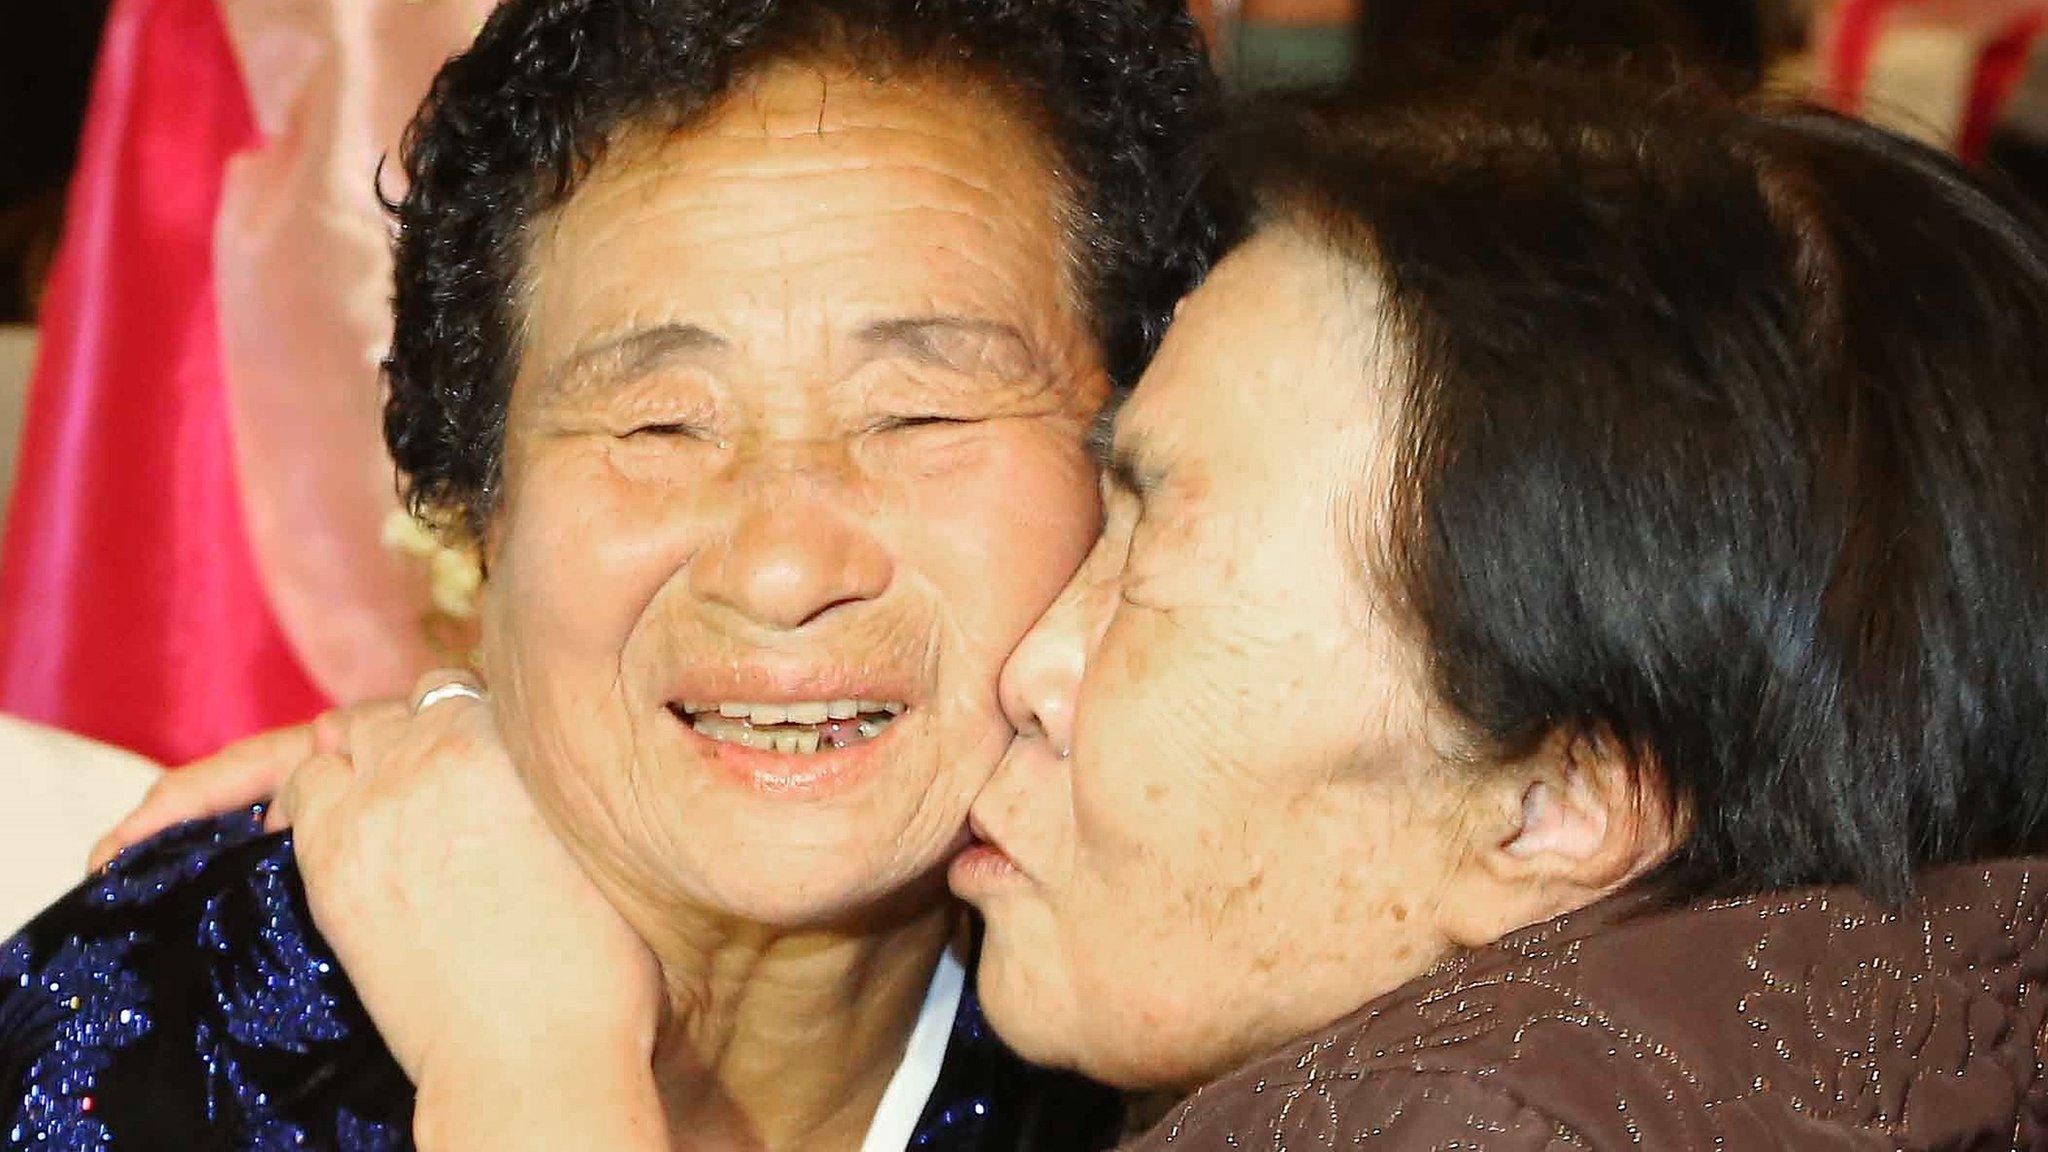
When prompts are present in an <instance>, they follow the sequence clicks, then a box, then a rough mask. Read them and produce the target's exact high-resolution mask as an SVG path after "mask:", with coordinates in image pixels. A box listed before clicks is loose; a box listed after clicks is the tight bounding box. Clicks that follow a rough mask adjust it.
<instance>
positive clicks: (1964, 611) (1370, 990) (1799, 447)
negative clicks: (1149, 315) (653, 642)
mask: <svg viewBox="0 0 2048 1152" xmlns="http://www.w3.org/2000/svg"><path fill="white" fill-rule="evenodd" d="M1227 151H1228V154H1230V155H1232V156H1234V157H1237V158H1240V159H1242V160H1243V161H1244V162H1245V168H1246V172H1247V177H1248V186H1249V188H1250V190H1251V192H1252V194H1253V196H1254V198H1255V202H1256V215H1255V226H1254V227H1253V228H1252V230H1251V232H1250V235H1249V239H1248V240H1246V241H1245V242H1244V243H1243V244H1242V245H1241V246H1239V247H1238V248H1237V249H1236V250H1235V251H1234V252H1233V253H1232V254H1231V255H1230V256H1228V257H1227V258H1226V259H1225V260H1224V261H1223V262H1222V263H1221V264H1219V266H1218V267H1217V269H1216V270H1215V272H1214V273H1213V274H1212V275H1211V276H1210V277H1209V278H1208V279H1207V280H1206V282H1205V283H1204V284H1203V286H1202V287H1201V288H1200V289H1198V290H1197V291H1196V292H1195V293H1194V294H1193V295H1192V296H1191V297H1190V298H1189V299H1188V300H1187V301H1186V302H1185V303H1184V305H1183V306H1182V308H1181V310H1180V311H1179V313H1178V314H1177V319H1176V321H1175V324H1174V327H1173V329H1172V331H1171V332H1170V333H1169V335H1168V339H1167V342H1166V345H1165V346H1164V347H1163V348H1162V350H1161V352H1160V354H1159V356H1158V358H1157V359H1156V360H1155V361H1154V363H1153V365H1152V367H1151V368H1150V369H1149V370H1148V372H1147V374H1146V376H1145V378H1144V380H1143V382H1142V383H1141V384H1140V386H1139V388H1138V389H1137V391H1136V393H1135V394H1134V395H1133V397H1132V398H1131V399H1130V400H1129V402H1128V403H1126V404H1125V405H1124V406H1123V408H1122V410H1121V412H1120V413H1119V414H1118V415H1117V417H1116V420H1115V428H1114V432H1113V435H1111V436H1109V437H1107V438H1106V443H1107V444H1108V445H1109V450H1108V454H1107V460H1106V462H1107V465H1108V468H1107V473H1106V474H1107V476H1108V477H1109V482H1108V485H1107V491H1108V493H1109V495H1108V497H1107V525H1106V527H1105V529H1104V533H1103V536H1102V538H1101V540H1100V541H1099V542H1098V543H1097V545H1096V547H1095V550H1094V552H1093V554H1092V555H1091V557H1090V558H1089V560H1088V561H1087V563H1086V564H1085V565H1084V566H1083V568H1082V570H1081V572H1080V574H1079V575H1077V576H1076V577H1075V579H1074V581H1073V582H1072V583H1071V584H1070V585H1069V586H1068V589H1067V591H1066V592H1065V593H1063V594H1062V596H1061V598H1060V600H1059V601H1058V602H1057V604H1056V605H1055V606H1054V607H1053V608H1052V609H1051V610H1050V611H1049V612H1048V614H1047V615H1046V617H1045V618H1044V619H1043V620H1041V621H1040V623H1039V624H1038V626H1037V627H1036V628H1035V629H1034V630H1033V632H1032V633H1031V635H1030V636H1029V637H1027V638H1026V640H1025V641H1024V643H1023V644H1022V645H1021V647H1020V648H1019V650H1018V652H1017V654H1016V655H1014V656H1013V657H1012V658H1011V660H1010V662H1009V664H1008V666H1007V668H1006V671H1005V673H1004V679H1003V698H1004V701H1005V704H1006V706H1007V708H1008V710H1009V713H1010V716H1011V719H1012V721H1013V722H1014V723H1015V725H1016V726H1017V728H1018V730H1019V732H1020V735H1019V737H1018V739H1017V741H1016V742H1015V743H1014V744H1013V746H1012V748H1011V750H1010V752H1009V754H1008V756H1007V757H1006V759H1005V760H1004V763H1003V766H1002V768H1000V769H999V770H998V772H997V774H996V776H995V778H994V780H993V781H992V782H991V783H990V785H989V787H988V788H987V789H986V790H984V792H983V793H982V795H981V797H980V798H979V799H978V800H977V801H976V803H975V806H974V811H973V824H974V827H975V829H976V831H977V834H978V835H979V837H980V839H981V843H980V844H979V845H978V846H976V847H975V848H972V849H970V850H969V851H968V852H966V853H964V854H963V855H962V856H961V857H960V858H959V859H958V860H956V862H955V863H954V865H953V869H952V872H951V879H952V884H953V887H954V889H955V890H956V891H957V892H959V893H961V894H962V895H964V896H965V897H966V898H967V899H968V900H969V901H971V902H972V903H973V904H975V905H976V906H977V907H978V908H980V909H981V911H982V912H983V913H984V915H985V916H986V918H987V923H988V929H987V937H986V941H985V944H984V947H983V951H982V956H981V968H980V978H981V988H982V991H983V995H984V996H985V998H986V1005H987V1008H988V1012H989V1018H990V1020H991V1021H992V1022H994V1023H995V1025H996V1026H997V1028H998V1029H999V1030H1000V1031H1001V1032H1002V1034H1003V1035H1004V1036H1005V1037H1006V1038H1007V1039H1009V1040H1010V1041H1011V1042H1012V1043H1013V1044H1015V1045H1016V1047H1017V1049H1018V1051H1019V1052H1021V1053H1022V1054H1024V1055H1025V1056H1027V1057H1029V1058H1032V1059H1035V1060H1039V1061H1041V1062H1044V1063H1048V1064H1054V1065H1059V1066H1064V1067H1069V1068H1077V1069H1080V1070H1083V1071H1086V1072H1087V1073H1089V1074H1090V1075H1093V1076H1096V1077H1098V1078H1101V1079H1103V1080H1106V1081H1109V1082H1112V1083H1116V1084H1122V1085H1127V1086H1146V1087H1155V1088H1172V1089H1176V1090H1181V1091H1186V1090H1189V1089H1195V1088H1197V1087H1198V1086H1201V1085H1204V1084H1205V1083H1206V1085H1207V1086H1206V1087H1200V1088H1199V1090H1198V1091H1195V1092H1194V1093H1193V1095H1192V1096H1190V1097H1188V1098H1187V1100H1186V1101H1185V1103H1183V1104H1181V1105H1180V1106H1178V1107H1177V1108H1175V1109H1173V1110H1172V1111H1171V1112H1170V1113H1169V1114H1168V1115H1167V1116H1166V1118H1165V1119H1164V1121H1163V1122H1162V1123H1161V1124H1160V1125H1159V1126H1158V1127H1157V1128H1156V1129H1154V1130H1153V1131H1152V1132H1151V1133H1150V1134H1149V1135H1147V1136H1145V1137H1144V1138H1143V1139H1141V1140H1140V1141H1138V1142H1137V1144H1136V1145H1135V1147H1138V1148H1143V1149H1148V1150H1149V1149H1164V1148H1191V1149H1195V1148H1199V1149H1209V1148H1221V1147H1245V1148H1250V1147H1259V1148H1283V1147H1284V1148H1295V1147H1331V1146H1349V1145H1351V1144H1353V1143H1361V1144H1365V1145H1368V1146H1371V1147H1375V1148H1390V1149H1411V1148H1412V1149H1425V1148H1428V1149H1435V1148H1451V1147H1457V1148H1485V1149H1523V1148H1529V1149H1534V1148H1600V1149H1621V1148H1636V1147H1647V1148H1668V1149H1680V1148H1683V1149H1694V1148H1698V1149H1706V1148H1727V1149H1738V1148H1739V1149H1762V1148H1786V1149H1793V1148H1796V1149H1811V1148H1820V1147H1829V1148H1848V1147H1858V1148H1863V1147H1871V1148H1875V1147H1883V1148H1896V1149H1936V1148H1941V1149H1953V1148H1975V1149H1991V1148H2015V1149H2019V1148H2028V1149H2033V1148H2041V1147H2044V1146H2048V1090H2044V1082H2043V1077H2042V1072H2041V1069H2042V1067H2043V1057H2044V1055H2048V1053H2044V1051H2043V1043H2044V1039H2043V1037H2044V1024H2048V997H2044V996H2043V995H2042V993H2043V982H2044V980H2048V941H2044V934H2043V917H2044V914H2048V862H2044V861H2042V860H2041V859H2038V858H2036V854H2038V853H2040V852H2041V851H2042V849H2043V847H2044V843H2048V720H2044V717H2048V356H2044V355H2043V351H2044V347H2043V345H2044V341H2048V236H2044V234H2043V232H2042V230H2041V228H2040V227H2039V226H2038V224H2037V223H2036V222H2035V220H2034V219H2033V218H2032V217H2031V216H2029V215H2028V214H2027V213H2026V212H2025V211H2023V210H2022V209H2020V208H2019V207H2017V206H2016V204H2015V202H2014V201H2013V200H2012V199H2011V198H2009V197H2007V196H2006V195H2005V194H2004V193H2003V192H2001V191H1999V190H1997V189H1995V188H1993V187H1990V186H1988V185H1987V184H1985V183H1983V182H1981V181H1979V180H1978V179H1976V178H1974V177H1973V176H1971V175H1970V174H1968V173H1967V172H1965V171H1963V170H1961V169H1960V168H1958V167H1957V166H1956V165H1954V164H1953V163H1952V162H1951V161H1949V160H1947V159H1946V158H1944V157H1941V156H1939V155H1937V154H1935V153H1933V152H1931V151H1929V150H1927V149H1924V148H1921V147H1919V146H1917V145H1914V144H1911V143H1907V142H1905V141H1902V140H1900V139H1897V138H1895V137H1892V136H1888V135H1886V134H1884V133H1883V132H1880V131H1878V130H1876V129H1874V128H1871V127H1868V126H1865V125H1861V124H1857V123H1854V122H1852V121H1849V120H1845V119H1842V118H1840V117H1837V116H1834V115H1830V114H1827V113H1823V112H1818V111H1814V110H1811V109H1807V108H1801V107H1774V106H1765V107H1762V108H1760V109H1749V108H1745V107H1743V106H1740V105H1734V104H1730V103H1727V102H1723V101H1721V100H1718V99H1716V98H1714V97H1711V96H1703V95H1698V94H1687V93H1680V92H1671V91H1665V90H1661V89H1657V88H1645V87H1636V86H1630V85H1623V84H1617V83H1604V82H1600V81H1597V80H1588V79H1583V78H1579V79H1575V78H1571V77H1566V76H1560V75H1555V74H1545V73H1541V72H1537V73H1530V74H1510V75H1505V76H1502V77H1498V78H1494V79H1490V80H1485V81H1481V82H1477V83H1472V82H1457V81H1451V82H1446V83H1442V84H1437V85H1430V84H1422V85H1418V86H1414V87H1408V88H1404V89H1402V90H1400V91H1399V92H1398V93H1397V94H1396V95H1394V96H1392V97H1374V96H1372V95H1367V96H1365V97H1361V99H1360V100H1359V102H1357V103H1356V104H1353V105H1335V106H1329V107H1324V108H1320V109H1316V110H1313V111H1309V112H1295V113H1290V114H1282V115H1279V116H1276V117H1274V118H1272V119H1270V120H1265V121H1261V122H1259V123H1257V124H1256V125H1255V126H1253V127H1252V128H1251V129H1250V130H1249V131H1248V132H1247V134H1246V135H1245V136H1244V137H1242V139H1241V140H1240V142H1239V144H1238V146H1236V147H1234V148H1232V149H1229V150H1227ZM1139 972H1142V973H1143V976H1142V977H1134V974H1135V973H1139Z"/></svg>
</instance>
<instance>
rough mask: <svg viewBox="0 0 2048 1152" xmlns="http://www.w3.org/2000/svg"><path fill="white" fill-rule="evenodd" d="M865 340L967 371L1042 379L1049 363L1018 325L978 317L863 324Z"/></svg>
mask: <svg viewBox="0 0 2048 1152" xmlns="http://www.w3.org/2000/svg"><path fill="white" fill-rule="evenodd" d="M860 341H861V343H863V344H865V345H867V346H868V347H870V348H872V349H876V350H888V351H894V352H897V353H899V354H901V355H903V356H905V357H908V358H909V359H911V360H914V361H916V362H918V363H920V364H928V365H931V366H933V367H937V368H949V369H952V370H954V371H960V372H966V371H972V370H973V369H975V368H984V367H985V368H993V369H995V370H996V371H997V372H999V373H1001V374H1003V375H1005V376H1011V377H1018V378H1022V377H1028V376H1036V375H1039V374H1040V373H1041V372H1042V371H1043V369H1044V365H1045V360H1044V358H1043V357H1041V356H1040V355H1039V354H1038V349H1037V347H1036V346H1034V345H1033V344H1032V343H1031V341H1030V340H1029V339H1027V338H1026V337H1025V335H1024V334H1023V333H1022V332H1020V331H1018V330H1017V328H1016V327H1014V326H1013V325H1010V324H1005V323H1003V322H1002V321H999V320H985V319H981V318H979V317H974V316H946V315H941V316H900V317H892V318H890V319H887V320H877V321H874V322H873V323H871V324H867V325H865V326H863V327H862V328H861V330H860Z"/></svg>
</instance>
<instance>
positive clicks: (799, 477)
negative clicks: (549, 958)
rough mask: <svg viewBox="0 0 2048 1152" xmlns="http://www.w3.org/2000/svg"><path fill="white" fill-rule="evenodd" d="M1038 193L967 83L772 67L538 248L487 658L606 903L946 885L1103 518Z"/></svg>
mask: <svg viewBox="0 0 2048 1152" xmlns="http://www.w3.org/2000/svg"><path fill="white" fill-rule="evenodd" d="M1052 171H1053V164H1052V161H1051V159H1050V157H1049V156H1048V155H1047V154H1046V148H1045V145H1044V142H1043V141H1042V140H1040V139H1038V138H1037V137H1036V136H1035V135H1034V134H1033V133H1031V132H1030V131H1028V130H1026V129H1023V128H1020V127H1018V126H1017V125H1016V124H1015V123H1014V122H1013V119H1012V118H1011V117H1009V116H1008V115H1006V114H1005V112H1004V110H1003V109H1002V108H1000V107H998V106H996V105H993V104H991V103H990V102H988V101H987V100H985V99H984V98H982V97H980V96H977V95H975V94H973V93H971V92H968V91H965V90H961V89H958V88H955V87H951V86H943V85H935V84H918V83H915V82H912V81H908V80H900V79H899V80H894V81H892V82H891V83H890V84H889V85H888V86H886V87H878V86H876V85H874V84H871V83H867V82H865V81H862V80H859V79H856V78H854V77H851V76H847V75H843V74H838V73H829V72H828V73H822V74H821V73H820V72H819V71H818V70H816V69H809V68H796V67H788V68H778V69H774V70H771V71H768V72H766V73H764V74H763V75H762V76H760V77H758V78H756V79H755V80H753V81H751V82H750V83H749V84H747V85H746V86H745V87H744V88H743V89H742V90H741V91H740V92H739V93H738V94H737V95H736V96H734V97H733V98H732V99H730V100H729V101H728V102H726V104H724V105H723V106H722V107H721V108H720V109H719V110H717V111H716V112H715V113H714V114H713V115H711V116H710V117H708V118H706V119H704V120H702V121H700V122H698V123H696V124H694V125H692V127H690V128H689V129H688V130H686V131H684V132H682V133H679V134H676V135H673V136H667V137H660V136H655V135H652V134H647V135H641V136H634V137H628V138H625V139H622V140H620V141H618V142H617V146H616V147H614V148H613V149H612V150H611V151H610V152H609V153H608V155H607V157H606V158H605V160H604V161H603V162H602V163H601V164H600V165H599V166H598V168H597V169H596V170H595V171H594V172H593V173H592V174H591V175H590V177H589V178H588V179H587V180H586V181H585V182H583V184H582V185H581V186H580V187H579V188H578V190H577V191H576V192H575V193H574V195H573V196H572V198H571V199H570V200H569V202H568V203H567V204H566V205H565V206H564V207H563V208H562V209H561V210H559V211H558V212H556V213H554V214H553V215H552V216H551V217H550V218H549V219H547V220H545V221H543V222H542V223H541V224H540V225H539V226H537V228H536V229H535V235H534V236H533V240H532V244H531V249H530V254H529V259H528V274H529V275H528V281H529V291H528V296H527V299H526V302H525V303H526V317H525V318H526V324H525V328H524V330H523V346H522V359H521V368H520V372H519V375H518V379H517V381H516V383H515V385H514V387H513V395H512V403H511V405H510V413H509V417H508V420H509V427H508V429H507V434H506V458H505V468H504V489H503V494H502V499H501V502H500V504H499V506H498V509H497V512H496V518H495V520H494V521H493V523H492V525H491V527H490V533H489V540H488V543H487V548H488V554H489V557H490V562H491V565H490V573H491V579H490V583H489V586H488V588H487V590H486V602H485V612H484V617H485V619H484V650H485V663H486V671H487V674H488V676H489V679H490V681H491V684H492V687H493V690H494V693H495V694H496V696H497V699H498V701H499V708H500V715H501V723H502V724H503V726H504V728H505V730H506V738H507V740H508V742H509V743H510V744H511V746H512V749H513V752H514V754H515V757H516V758H517V759H518V761H519V762H520V763H521V765H522V767H523V769H524V770H525V771H526V773H527V774H528V776H529V778H530V780H531V783H532V785H533V789H534V791H535V793H536V795H537V797H538V799H539V801H540V802H541V804H542V805H543V807H544V808H545V809H546V810H547V811H548V812H549V814H550V816H551V817H552V818H553V820H554V823H555V824H556V825H557V827H558V828H559V829H560V830H561V831H562V832H563V834H564V836H565V838H566V839H567V840H568V841H569V842H570V843H571V845H572V847H573V848H574V849H575V850H576V851H577V852H578V853H579V855H580V856H581V858H582V859H583V860H584V862H585V864H586V866H587V867H588V868H589V870H590V871H591V872H592V873H593V875H594V877H595V878H596V879H597V881H598V882H599V884H600V885H601V886H603V887H605V888H606V889H608V890H609V891H610V892H611V893H612V895H613V896H614V898H615V899H616V900H618V901H619V902H620V903H622V904H625V905H629V906H635V907H653V908H657V909H658V908H661V907H671V906H674V905H676V904H678V903H682V904H686V905H689V906H694V907H699V908H705V909H709V910H712V911H714V912H718V913H724V914H730V915H734V916H737V917H740V918H743V919H747V920H752V921H756V922H762V923H768V924H776V925H784V926H799V925H815V924H826V923H845V922H847V921H849V920H850V919H853V918H857V917H860V916H863V915H868V914H872V913H873V912H874V911H875V910H876V908H877V906H878V905H880V904H882V903H884V902H886V901H889V900H890V899H891V898H893V897H898V896H902V895H904V894H910V895H911V898H913V899H916V900H919V901H922V900H925V899H936V898H937V897H938V896H939V895H940V893H941V892H942V889H941V888H940V886H939V885H938V883H937V879H936V870H937V869H938V868H939V867H941V866H942V865H943V864H944V862H945V860H946V858H947V856H948V855H949V853H950V852H951V851H952V850H953V849H954V848H955V847H956V846H957V845H958V843H959V842H960V839H961V837H962V830H963V826H964V822H965V818H966V812H967V808H968V804H969V802H970V800H971V799H972V797H973V796H974V794H975V792H976V790H977V789H978V788H979V787H980V786H981V784H982V783H983V782H984V780H985V779H986V777H987V775H988V773H989V771H990V770H991V769H992V767H993V766H994V764H995V762H996V759H997V758H998V756H999V755H1000V753H1001V751H1002V749H1003V747H1004V745H1005V742H1006V741H1007V740H1008V738H1009V734H1010V730H1009V726H1008V724H1007V722H1006V720H1005V719H1004V717H1003V715H1002V713H1001V710H1000V707H999V705H998V701H997V696H996V689H995V683H996V677H997V674H998V671H999V669H1000V667H1001V663H1002V661H1003V658H1004V657H1005V655H1006V654H1007V653H1008V652H1009V651H1010V649H1011V648H1012V647H1013V646H1014V645H1015V643H1016V641H1017V640H1018V638H1019V637H1021V636H1022V635H1023V634H1024V632H1025V630H1026V629H1027V628H1028V627H1029V625H1030V624H1031V622H1032V620H1033V619H1034V618H1035V617H1036V616H1037V614H1038V613H1039V611H1040V610H1041V609H1043V608H1044V607H1045V605H1046V604H1047V603H1048V602H1049V601H1050V600H1051V599H1052V597H1053V595H1054V594H1055V592H1056V591H1057V590H1058V588H1059V586H1060V583H1061V581H1062V580H1064V579H1065V577H1066V576H1067V575H1068V573H1069V572H1070V571H1071V570H1072V569H1073V568H1074V567H1075V565H1077V564H1078V563H1079V561H1080V559H1081V557H1082V555H1083V554H1084V552H1085V551H1086V548H1087V545H1088V542H1089V540H1090V539H1091V538H1092V535H1093V533H1094V531H1095V528H1096V525H1097V521H1098V505H1097V499H1096V490H1095V479H1094V471H1093V468H1092V466H1091V464H1090V462H1089V461H1088V459H1087V455H1086V452H1085V450H1084V448H1083V440H1084V435H1085V432H1086V430H1087V427H1088V425H1089V422H1090V421H1091V419H1092V418H1093V417H1094V415H1095V413H1096V411H1097V410H1098V409H1099V407H1100V405H1101V403H1102V402H1103V400H1104V398H1105V396H1106V395H1107V390H1108V386H1107V381H1106V379H1105V377H1104V375H1103V372H1102V370H1101V367H1100V362H1099V354H1098V352H1097V350H1096V349H1095V347H1094V345H1093V342H1092V340H1091V338H1090V335H1089V328H1088V325H1087V323H1086V321H1085V318H1084V317H1083V316H1082V314H1081V312H1080V310H1079V308H1078V307H1077V305H1076V301H1075V294H1074V292H1073V291H1072V286H1071V284H1070V281H1069V277H1068V275H1067V270H1068V268H1069V267H1070V265H1071V261H1070V260H1069V258H1068V251H1067V244H1066V241H1065V237H1064V234H1063V231H1062V227H1061V222H1062V219H1063V216H1064V210H1063V204H1064V201H1063V198H1062V196H1061V194H1060V190H1059V189H1058V188H1057V187H1056V185H1055V182H1054V179H1053V177H1052V176H1051V172H1052Z"/></svg>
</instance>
